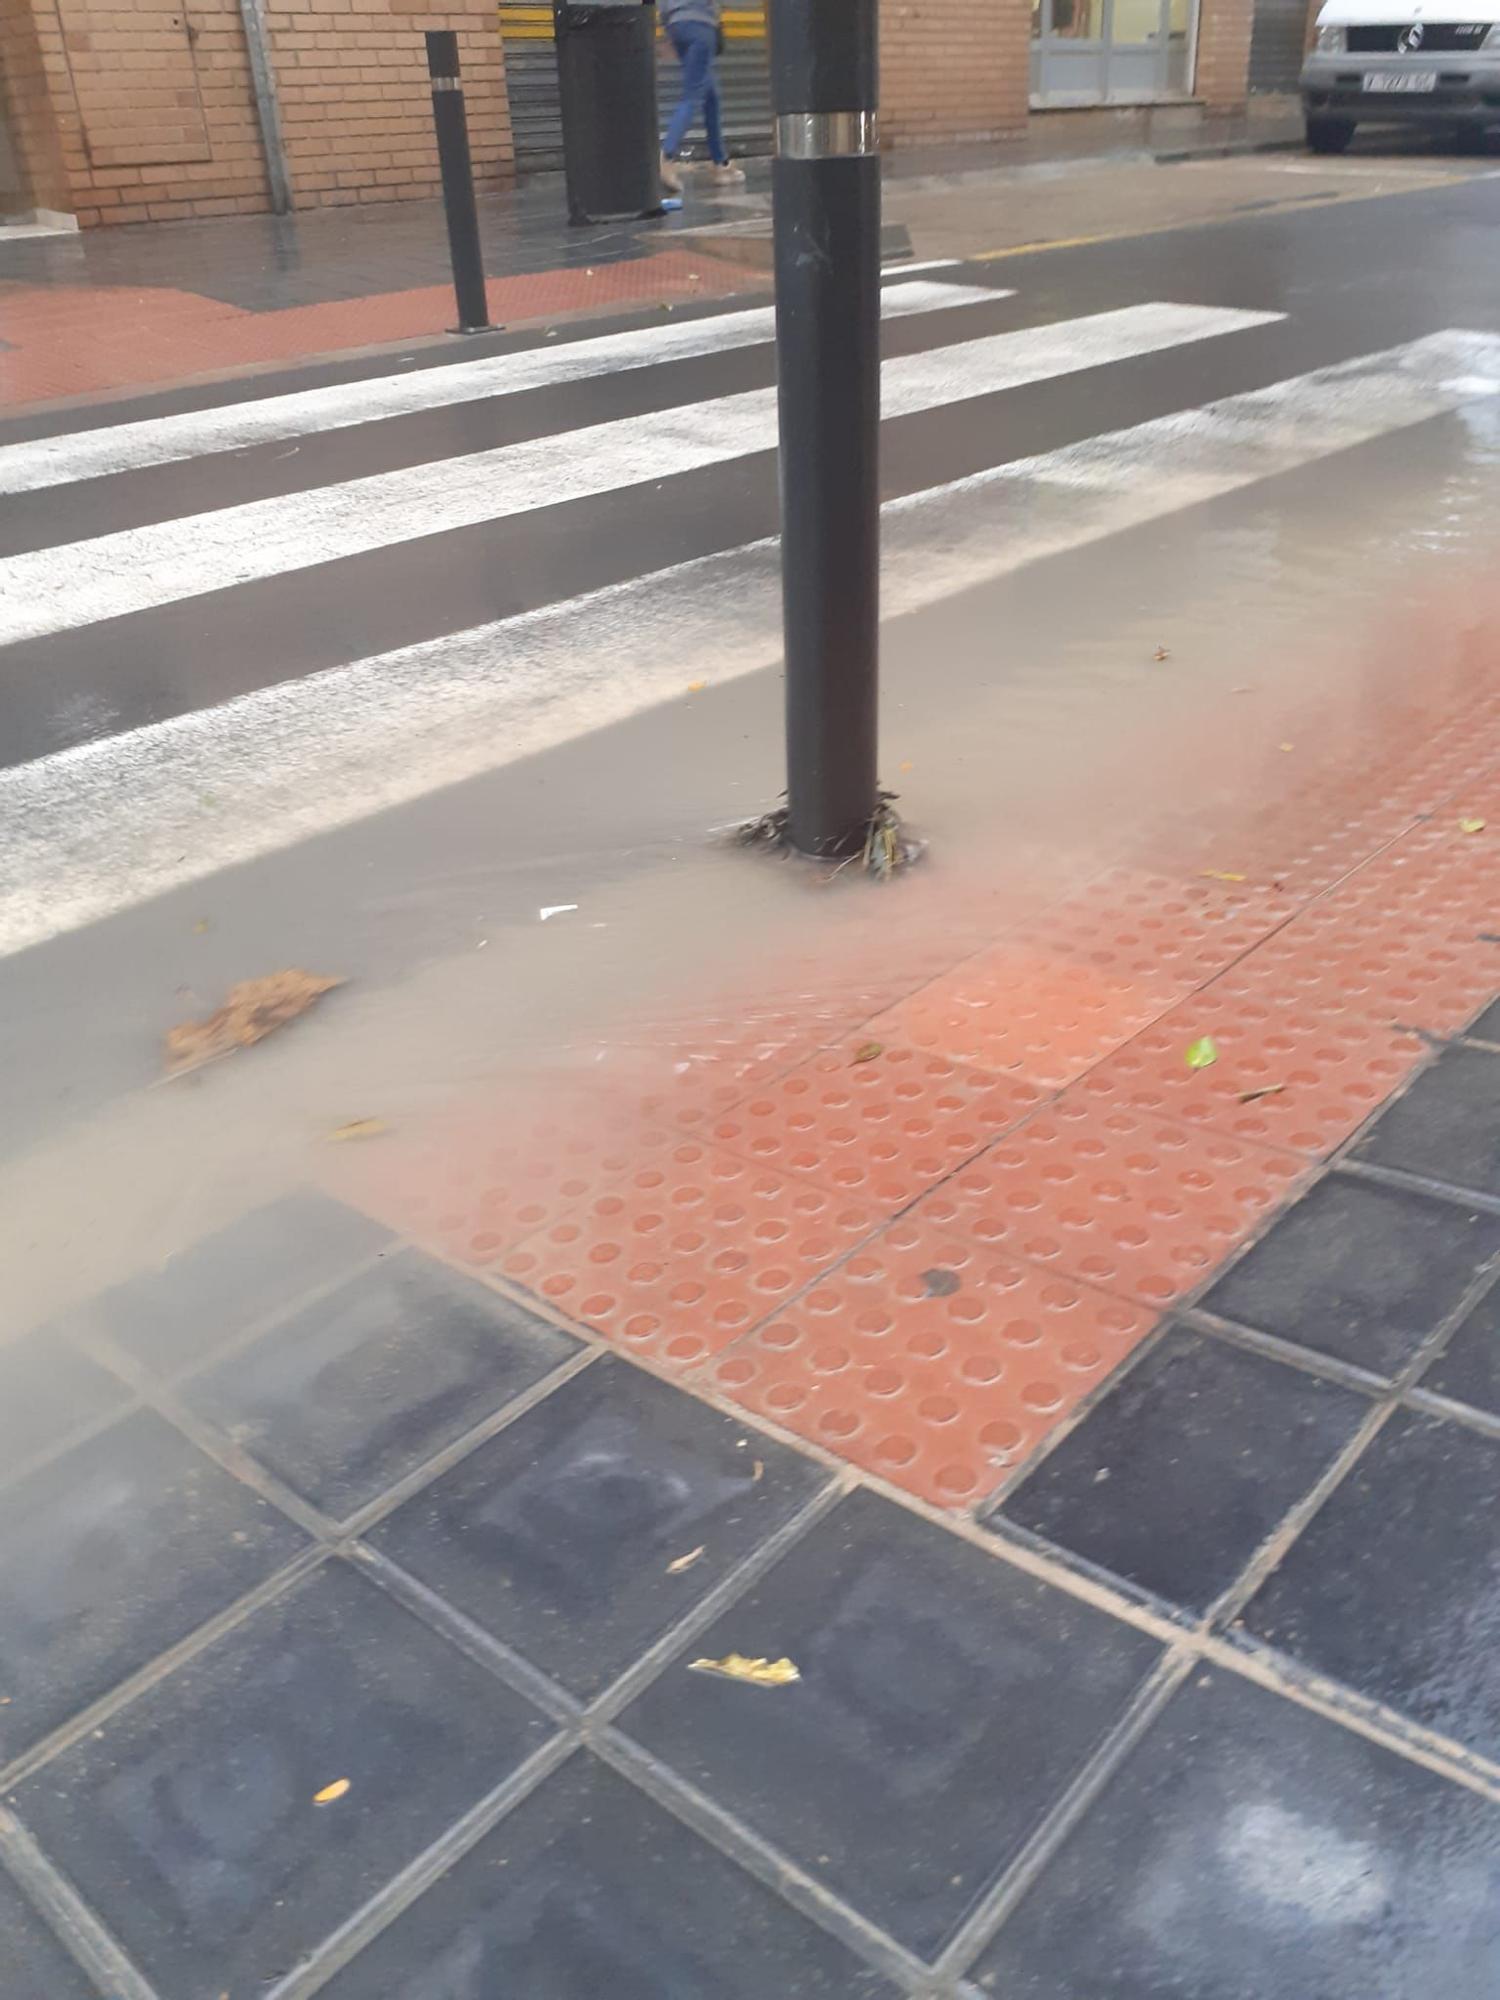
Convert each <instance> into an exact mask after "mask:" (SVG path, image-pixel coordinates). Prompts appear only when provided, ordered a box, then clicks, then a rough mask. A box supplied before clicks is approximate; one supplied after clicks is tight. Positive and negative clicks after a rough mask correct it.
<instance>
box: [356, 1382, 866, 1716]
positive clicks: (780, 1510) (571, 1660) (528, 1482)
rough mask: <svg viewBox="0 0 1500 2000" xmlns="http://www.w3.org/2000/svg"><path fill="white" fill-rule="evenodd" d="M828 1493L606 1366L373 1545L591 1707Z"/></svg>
mask: <svg viewBox="0 0 1500 2000" xmlns="http://www.w3.org/2000/svg"><path fill="white" fill-rule="evenodd" d="M757 1466H758V1467H759V1474H758V1475H757ZM827 1477H828V1475H827V1473H826V1472H825V1471H824V1470H823V1469H822V1468H821V1467H819V1466H816V1465H814V1464H813V1463H812V1462H811V1461H810V1460H809V1459H805V1458H802V1457H800V1456H799V1455H798V1454H797V1453H796V1452H793V1451H788V1450H786V1449H785V1447H783V1446H781V1445H779V1444H774V1443H772V1442H771V1440H769V1439H768V1438H764V1437H761V1436H759V1435H758V1434H757V1433H756V1432H753V1431H750V1430H747V1428H746V1426H745V1425H744V1424H743V1423H739V1422H737V1421H735V1420H734V1419H732V1418H730V1417H724V1416H720V1415H719V1413H718V1412H717V1411H715V1410H711V1409H709V1408H708V1407H707V1405H706V1404H703V1403H700V1402H698V1401H696V1400H695V1399H694V1398H693V1397H691V1396H689V1395H687V1394H685V1393H684V1391H682V1390H681V1389H677V1388H673V1387H670V1386H668V1385H667V1384H665V1383H662V1382H657V1381H654V1380H652V1378H651V1377H650V1376H647V1375H643V1374H642V1373H641V1372H640V1371H639V1370H638V1369H635V1368H632V1367H630V1366H629V1365H628V1364H627V1363H625V1362H619V1361H609V1360H606V1361H602V1362H596V1363H595V1364H594V1366H593V1367H592V1368H589V1369H587V1370H585V1372H584V1373H583V1374H582V1375H578V1376H575V1377H574V1379H573V1380H572V1381H571V1382H568V1383H565V1384H564V1385H563V1387H562V1388H560V1389H559V1390H558V1391H557V1392H556V1393H555V1394H554V1395H551V1396H549V1397H547V1399H546V1400H545V1401H544V1402H542V1403H539V1404H538V1405H537V1407H536V1408H535V1409H534V1410H530V1411H528V1412H527V1414H526V1415H525V1416H524V1417H522V1418H520V1419H519V1420H518V1421H517V1422H516V1423H514V1424H512V1425H511V1426H510V1427H509V1428H508V1429H506V1430H504V1431H502V1432H501V1433H500V1435H499V1436H498V1437H496V1438H494V1439H492V1440H491V1442H490V1443H489V1444H487V1445H483V1446H481V1447H480V1449H479V1450H478V1451H476V1452H474V1453H473V1454H472V1455H471V1456H470V1457H469V1458H466V1459H465V1460H464V1461H463V1463H462V1464H461V1465H459V1466H457V1467H456V1468H455V1469H454V1471H452V1472H450V1473H448V1474H447V1475H446V1476H445V1477H444V1478H442V1479H440V1480H438V1481H437V1482H436V1483H435V1484H434V1485H432V1486H430V1487H428V1488H427V1489H426V1490H425V1491H424V1492H422V1493H420V1494H418V1495H417V1496H416V1498H415V1499H413V1500H410V1501H408V1502H407V1504H406V1505H405V1506H404V1507H402V1508H400V1509H399V1510H398V1511H397V1512H396V1513H395V1514H393V1515H392V1516H391V1519H390V1520H389V1521H388V1522H387V1523H386V1524H385V1525H384V1527H382V1528H380V1529H379V1530H377V1532H376V1533H375V1534H374V1535H373V1536H372V1537H371V1539H372V1541H373V1542H374V1544H375V1546H376V1547H377V1548H379V1549H381V1550H382V1551H383V1552H384V1553H385V1554H387V1555H389V1556H391V1557H392V1558H393V1559H394V1560H395V1561H397V1562H399V1563H401V1564H403V1565H404V1566H405V1567H406V1568H407V1569H409V1570H411V1571H412V1572H413V1573H414V1574H415V1575H416V1576H419V1577H420V1578H421V1579H422V1581H423V1582H424V1583H427V1584H430V1585H431V1586H432V1588H433V1589H434V1590H436V1591H438V1592H440V1593H441V1595H442V1596H444V1597H446V1598H447V1599H448V1600H449V1602H450V1603H452V1604H455V1605H457V1606H458V1607H459V1609H460V1610H462V1611H465V1612H467V1613H468V1615H469V1616H470V1617H471V1618H473V1619H475V1620H476V1621H477V1622H478V1623H479V1624H481V1625H483V1626H485V1627H486V1629H487V1630H489V1631H491V1632H493V1633H494V1634H495V1635H496V1636H497V1637H498V1638H500V1639H503V1640H505V1641H506V1642H507V1644H509V1645H512V1646H514V1647H515V1648H516V1649H517V1651H519V1652H522V1653H524V1654H525V1655H526V1656H527V1658H528V1659H530V1660H532V1661H534V1662H535V1664H536V1665H537V1666H539V1667H541V1668H542V1669H543V1671H544V1672H546V1673H549V1674H552V1675H553V1676H554V1677H555V1678H556V1679H558V1680H559V1681H561V1682H562V1683H563V1684H564V1686H566V1687H568V1688H570V1689H571V1690H572V1691H573V1692H574V1693H575V1694H578V1695H582V1696H588V1695H592V1694H595V1693H597V1692H598V1691H599V1689H601V1688H602V1687H604V1686H605V1685H606V1684H607V1683H608V1682H609V1681H611V1680H613V1679H614V1678H615V1677H616V1675H617V1674H619V1673H621V1672H623V1670H624V1669H625V1668H626V1667H628V1666H629V1665H630V1663H631V1662H632V1661H633V1660H634V1659H636V1658H637V1657H638V1655H639V1654H640V1653H642V1652H643V1651H644V1650H645V1648H646V1647H647V1646H648V1645H650V1643H651V1642H652V1641H653V1640H654V1639H655V1638H657V1637H658V1636H659V1635H660V1634H661V1633H662V1632H663V1631H665V1630H666V1628H667V1627H668V1626H669V1625H671V1624H672V1622H673V1621H674V1620H675V1619H677V1618H680V1617H682V1616H683V1614H684V1613H685V1612H687V1611H690V1610H691V1609H692V1607H693V1605H694V1604H696V1603H697V1601H698V1600H699V1598H700V1597H702V1596H703V1595H704V1593H705V1592H706V1591H708V1590H710V1589H712V1588H713V1586H714V1585H715V1584H717V1583H719V1582H720V1581H721V1580H722V1579H723V1577H724V1575H725V1574H726V1572H727V1571H728V1570H730V1569H731V1568H732V1567H733V1566H734V1564H735V1563H736V1562H738V1561H740V1559H741V1558H742V1557H744V1556H746V1555H748V1554H749V1553H750V1551H751V1550H752V1549H754V1548H756V1547H758V1546H759V1544H760V1543H761V1542H762V1541H764V1540H765V1538H766V1536H767V1535H769V1534H771V1533H772V1532H773V1531H774V1530H775V1529H776V1528H777V1527H779V1526H780V1524H781V1523H782V1522H783V1521H785V1520H786V1519H787V1518H788V1516H789V1515H791V1514H793V1513H794V1512H795V1511H796V1509H797V1508H798V1507H799V1506H800V1505H801V1504H802V1503H803V1502H804V1501H805V1500H807V1499H808V1498H810V1497H811V1495H812V1494H813V1493H814V1492H816V1490H817V1489H818V1487H819V1486H821V1485H822V1484H823V1483H824V1482H825V1481H826V1479H827ZM700 1549H701V1551H702V1553H701V1555H699V1556H698V1557H697V1559H696V1561H694V1562H692V1563H691V1564H690V1565H689V1566H688V1567H687V1568H686V1569H684V1570H681V1571H679V1572H677V1573H675V1574H674V1573H673V1572H672V1570H671V1568H670V1565H671V1564H672V1563H673V1562H676V1561H677V1560H679V1559H680V1558H682V1557H684V1556H690V1555H692V1554H693V1552H694V1551H695V1550H700Z"/></svg>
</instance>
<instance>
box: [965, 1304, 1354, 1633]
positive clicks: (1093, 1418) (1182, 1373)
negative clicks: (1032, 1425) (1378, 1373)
mask: <svg viewBox="0 0 1500 2000" xmlns="http://www.w3.org/2000/svg"><path fill="white" fill-rule="evenodd" d="M1369 1408H1370V1405H1369V1403H1368V1401H1367V1400H1366V1399H1365V1398H1364V1397H1363V1396H1359V1395H1356V1394H1354V1393H1353V1392H1352V1391H1351V1390H1348V1389H1339V1388H1334V1387H1332V1386H1331V1385H1330V1384H1329V1383H1327V1382H1319V1381H1317V1380H1316V1379H1314V1378H1313V1377H1312V1376H1310V1375H1303V1374H1301V1373H1299V1372H1298V1370H1296V1369H1295V1368H1287V1367H1284V1366H1283V1365H1282V1364H1281V1363H1280V1362H1278V1361H1268V1360H1266V1359H1265V1358H1264V1357H1263V1356H1261V1355H1259V1354H1251V1353H1248V1352H1246V1350H1245V1349H1243V1348H1238V1347H1233V1346H1231V1345H1230V1344H1229V1343H1228V1342H1227V1341H1221V1340H1212V1339H1209V1338H1207V1337H1205V1336H1202V1335H1199V1334H1195V1333H1189V1332H1188V1331H1187V1330H1186V1329H1185V1328H1182V1327H1173V1328H1171V1329H1170V1330H1169V1331H1168V1332H1167V1334H1166V1335H1165V1336H1164V1337H1163V1339H1162V1340H1161V1341H1160V1343H1159V1344H1158V1345H1157V1346H1156V1347H1154V1348H1153V1349H1152V1350H1151V1352H1150V1353H1149V1354H1146V1355H1144V1356H1143V1357H1142V1359H1141V1360H1140V1361H1139V1362H1138V1363H1137V1364H1136V1366H1135V1367H1134V1368H1132V1369H1130V1371H1129V1372H1128V1373H1127V1374H1126V1375H1125V1376H1124V1377H1123V1378H1122V1379H1121V1380H1120V1381H1119V1382H1118V1383H1116V1385H1115V1386H1114V1388H1113V1389H1111V1390H1110V1391H1109V1393H1108V1394H1107V1395H1106V1396H1105V1397H1104V1398H1103V1399H1102V1401H1101V1402H1099V1403H1098V1404H1097V1405H1096V1407H1095V1408H1094V1409H1093V1410H1092V1411H1091V1412H1090V1413H1089V1415H1088V1416H1087V1417H1086V1418H1085V1419H1084V1421H1083V1423H1082V1424H1081V1425H1080V1426H1079V1428H1078V1429H1077V1430H1075V1431H1074V1432H1072V1434H1071V1435H1070V1436H1068V1437H1066V1438H1064V1440H1063V1441H1062V1443H1061V1444H1060V1445H1059V1446H1058V1447H1057V1449H1056V1450H1055V1451H1053V1452H1051V1453H1049V1454H1048V1456H1047V1457H1046V1458H1045V1459H1043V1461H1042V1463H1041V1464H1040V1465H1039V1466H1038V1467H1037V1469H1036V1471H1035V1472H1034V1473H1033V1474H1032V1475H1031V1477H1030V1478H1029V1479H1027V1480H1026V1481H1025V1482H1024V1483H1023V1484H1022V1485H1021V1486H1020V1487H1019V1488H1018V1489H1017V1490H1016V1492H1014V1493H1013V1494H1011V1495H1010V1496H1009V1497H1008V1498H1007V1499H1006V1501H1005V1503H1004V1505H1003V1506H1002V1507H1001V1508H1000V1509H999V1510H998V1512H999V1516H1000V1517H1001V1518H1003V1519H1005V1520H1009V1521H1014V1522H1016V1523H1018V1525H1020V1526H1021V1527H1024V1528H1030V1529H1032V1530H1033V1531H1034V1532H1035V1533H1037V1534H1039V1535H1045V1536H1046V1537H1047V1538H1048V1539H1049V1540H1050V1541H1053V1542H1056V1543H1058V1544H1059V1545H1060V1546H1061V1547H1063V1548H1066V1549H1071V1550H1072V1551H1073V1552H1074V1553H1075V1554H1076V1555H1080V1556H1083V1557H1084V1558H1085V1559H1086V1560H1087V1561H1088V1562H1091V1563H1096V1564H1097V1565H1098V1566H1099V1567H1100V1568H1101V1569H1107V1570H1112V1571H1114V1572H1115V1573H1116V1574H1117V1575H1119V1576H1123V1577H1127V1578H1128V1579H1129V1580H1130V1582H1131V1583H1133V1584H1135V1585H1137V1586H1138V1587H1139V1588H1140V1589H1142V1590H1146V1591H1152V1592H1154V1593H1155V1594H1156V1595H1157V1596H1158V1597H1165V1598H1169V1599H1171V1600H1172V1601H1173V1602H1175V1603H1177V1604H1181V1605H1185V1606H1186V1607H1187V1608H1188V1609H1189V1610H1192V1611H1197V1612H1202V1611H1206V1610H1207V1609H1208V1606H1209V1605H1210V1603H1212V1601H1213V1600H1214V1599H1215V1598H1216V1597H1217V1596H1219V1594H1220V1593H1221V1592H1222V1591H1224V1590H1225V1589H1227V1588H1228V1586H1229V1585H1230V1584H1231V1583H1233V1581H1234V1580H1235V1578H1236V1577H1237V1576H1238V1575H1239V1574H1240V1572H1241V1571H1242V1570H1243V1569H1244V1567H1245V1565H1246V1563H1247V1562H1248V1561H1249V1560H1250V1558H1251V1556H1252V1555H1253V1554H1254V1553H1255V1551H1256V1549H1257V1548H1258V1547H1259V1546H1260V1544H1261V1543H1262V1542H1263V1541H1264V1540H1265V1538H1266V1536H1267V1535H1269V1534H1270V1533H1271V1531H1272V1530H1273V1529H1274V1528H1275V1526H1276V1525H1277V1523H1278V1522H1279V1521H1280V1520H1281V1519H1282V1517H1283V1515H1285V1513H1286V1512H1287V1510H1288V1508H1290V1507H1291V1506H1293V1505H1294V1504H1295V1503H1296V1502H1297V1501H1298V1500H1300V1499H1302V1498H1303V1496H1304V1495H1305V1494H1306V1493H1307V1491H1308V1489H1309V1487H1311V1486H1312V1485H1313V1483H1314V1481H1315V1480H1316V1479H1317V1478H1318V1477H1319V1475H1320V1474H1321V1473H1322V1472H1323V1471H1324V1470H1325V1468H1326V1467H1327V1466H1328V1464H1329V1462H1330V1461H1331V1460H1332V1459H1333V1458H1334V1457H1335V1456H1336V1455H1337V1453H1338V1452H1339V1450H1340V1448H1341V1447H1342V1446H1343V1445H1344V1444H1345V1443H1346V1442H1347V1441H1348V1439H1349V1438H1350V1436H1351V1435H1352V1434H1353V1432H1354V1431H1355V1429H1356V1428H1357V1427H1358V1425H1359V1424H1360V1422H1361V1421H1362V1419H1363V1418H1364V1417H1365V1416H1366V1414H1367V1413H1368V1411H1369Z"/></svg>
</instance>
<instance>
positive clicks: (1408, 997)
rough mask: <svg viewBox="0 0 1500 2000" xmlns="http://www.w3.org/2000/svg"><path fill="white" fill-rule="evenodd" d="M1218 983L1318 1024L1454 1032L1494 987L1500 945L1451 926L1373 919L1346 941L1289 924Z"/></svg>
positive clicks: (1499, 983)
mask: <svg viewBox="0 0 1500 2000" xmlns="http://www.w3.org/2000/svg"><path fill="white" fill-rule="evenodd" d="M1224 986H1225V990H1226V991H1230V992H1234V993H1237V994H1241V995H1243V996H1245V997H1246V998H1250V997H1255V998H1259V999H1262V1000H1266V1001H1271V1002H1280V1003H1281V1004H1283V1005H1286V1006H1290V1007H1295V1008H1296V1009H1297V1010H1298V1011H1299V1012H1301V1013H1302V1014H1304V1015H1305V1016H1307V1017H1308V1018H1309V1019H1316V1020H1318V1021H1320V1022H1322V1023H1323V1024H1324V1025H1330V1024H1332V1023H1334V1022H1336V1021H1341V1020H1351V1021H1368V1022H1373V1023H1377V1024H1383V1025H1391V1024H1398V1025H1400V1026H1403V1027H1416V1028H1423V1029H1425V1030H1426V1031H1427V1032H1428V1033H1429V1034H1434V1035H1445V1034H1455V1033H1457V1032H1458V1030H1459V1029H1461V1028H1463V1027H1464V1026H1466V1025H1467V1023H1468V1022H1469V1021H1471V1020H1472V1019H1473V1017H1474V1015H1475V1014H1476V1013H1477V1012H1478V1011H1479V1009H1480V1008H1481V1007H1482V1006H1483V1005H1484V1004H1485V1003H1486V1002H1487V1001H1488V1000H1489V999H1491V998H1492V997H1493V995H1494V993H1495V992H1496V990H1497V989H1500V946H1497V945H1494V944H1485V943H1484V942H1482V941H1481V940H1480V938H1479V937H1478V935H1477V934H1476V933H1475V931H1474V930H1473V929H1472V928H1470V929H1464V928H1462V927H1459V926H1452V925H1450V926H1447V927H1441V928H1438V929H1435V930H1433V931H1430V932H1428V931H1424V930H1421V929H1416V930H1413V929H1411V928H1409V927H1408V926H1407V925H1406V924H1405V923H1403V922H1401V921H1400V920H1397V921H1394V922H1391V921H1386V922H1380V921H1379V920H1378V919H1375V918H1372V919H1371V920H1370V921H1368V922H1367V923H1366V924H1365V925H1363V926H1362V927H1361V930H1360V933H1359V935H1358V937H1357V939H1356V940H1355V941H1353V942H1346V941H1344V940H1342V939H1339V938H1336V937H1334V936H1329V935H1324V934H1320V933H1319V931H1318V930H1316V929H1312V930H1306V931H1305V930H1304V929H1303V928H1302V927H1301V926H1299V925H1297V924H1292V925H1290V926H1289V927H1288V928H1287V929H1286V930H1285V931H1282V932H1280V933H1279V934H1278V935H1277V936H1276V937H1275V938H1271V939H1268V940H1267V942H1266V943H1265V944H1264V945H1263V946H1262V947H1261V949H1260V950H1259V951H1257V952H1256V953H1255V954H1254V956H1253V957H1252V958H1251V959H1250V960H1249V961H1248V962H1247V964H1246V965H1245V967H1244V968H1243V969H1242V971H1240V972H1237V973H1235V974H1233V975H1231V977H1230V978H1229V979H1228V980H1226V981H1225V982H1224Z"/></svg>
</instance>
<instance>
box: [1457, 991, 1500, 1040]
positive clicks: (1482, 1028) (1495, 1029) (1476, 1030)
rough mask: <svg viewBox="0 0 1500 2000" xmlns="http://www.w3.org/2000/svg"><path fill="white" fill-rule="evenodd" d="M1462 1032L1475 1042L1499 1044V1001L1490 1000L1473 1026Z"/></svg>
mask: <svg viewBox="0 0 1500 2000" xmlns="http://www.w3.org/2000/svg"><path fill="white" fill-rule="evenodd" d="M1464 1032H1465V1034H1468V1035H1472V1036H1473V1037H1474V1038H1475V1040H1476V1041H1481V1042H1500V1000H1492V1001H1491V1002H1490V1004H1489V1006H1488V1007H1486V1008H1485V1010H1484V1012H1483V1013H1482V1014H1481V1015H1480V1016H1479V1019H1478V1020H1477V1021H1476V1022H1475V1023H1474V1024H1473V1026H1472V1027H1470V1028H1466V1029H1465V1030H1464Z"/></svg>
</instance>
